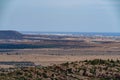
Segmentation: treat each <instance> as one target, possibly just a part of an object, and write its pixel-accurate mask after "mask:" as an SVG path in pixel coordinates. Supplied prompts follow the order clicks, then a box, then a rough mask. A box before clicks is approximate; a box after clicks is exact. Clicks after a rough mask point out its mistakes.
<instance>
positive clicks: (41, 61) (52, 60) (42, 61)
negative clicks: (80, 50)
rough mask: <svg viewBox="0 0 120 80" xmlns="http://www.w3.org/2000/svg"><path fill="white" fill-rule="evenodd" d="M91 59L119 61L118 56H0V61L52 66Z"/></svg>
mask: <svg viewBox="0 0 120 80" xmlns="http://www.w3.org/2000/svg"><path fill="white" fill-rule="evenodd" d="M86 59H87V60H92V59H114V60H115V59H120V55H79V56H71V55H61V56H59V55H42V54H22V55H0V61H31V62H34V63H35V64H37V65H43V66H46V65H52V64H60V63H63V62H68V61H69V62H71V61H83V60H86Z"/></svg>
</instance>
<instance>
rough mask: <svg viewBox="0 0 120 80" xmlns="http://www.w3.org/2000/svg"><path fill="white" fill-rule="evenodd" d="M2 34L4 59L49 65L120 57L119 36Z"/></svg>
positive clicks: (0, 47) (0, 57)
mask: <svg viewBox="0 0 120 80" xmlns="http://www.w3.org/2000/svg"><path fill="white" fill-rule="evenodd" d="M8 35H10V36H8ZM0 36H1V37H0V38H1V39H0V62H23V61H28V62H33V63H34V64H35V65H43V66H47V65H53V64H61V63H64V62H72V61H84V60H93V59H103V60H107V59H114V60H116V59H120V38H119V37H105V36H67V35H66V36H65V35H64V36H63V35H62V36H61V35H27V34H26V35H25V34H24V35H23V34H21V33H19V32H14V31H2V32H1V34H0ZM16 36H17V37H16ZM3 66H4V64H1V67H3ZM6 66H8V65H6ZM10 66H11V65H10ZM12 66H13V65H12Z"/></svg>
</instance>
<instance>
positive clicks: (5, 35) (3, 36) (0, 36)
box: [0, 30, 23, 39]
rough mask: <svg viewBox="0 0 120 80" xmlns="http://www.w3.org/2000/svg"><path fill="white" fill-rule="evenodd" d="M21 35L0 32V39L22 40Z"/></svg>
mask: <svg viewBox="0 0 120 80" xmlns="http://www.w3.org/2000/svg"><path fill="white" fill-rule="evenodd" d="M22 38H23V35H22V34H21V33H19V32H17V31H12V30H1V31H0V39H22Z"/></svg>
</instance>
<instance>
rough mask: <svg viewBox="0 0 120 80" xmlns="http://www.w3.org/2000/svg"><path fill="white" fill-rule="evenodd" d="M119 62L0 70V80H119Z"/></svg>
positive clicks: (67, 63) (97, 60) (94, 62)
mask: <svg viewBox="0 0 120 80" xmlns="http://www.w3.org/2000/svg"><path fill="white" fill-rule="evenodd" d="M119 79H120V61H119V60H116V61H114V60H109V59H108V60H101V59H95V60H85V61H76V62H66V63H63V64H59V65H52V66H47V67H44V66H37V67H24V68H11V69H1V70H0V80H119Z"/></svg>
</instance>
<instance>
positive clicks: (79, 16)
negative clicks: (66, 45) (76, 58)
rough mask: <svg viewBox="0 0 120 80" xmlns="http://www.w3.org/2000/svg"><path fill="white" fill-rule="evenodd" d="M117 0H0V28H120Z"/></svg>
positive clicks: (105, 30)
mask: <svg viewBox="0 0 120 80" xmlns="http://www.w3.org/2000/svg"><path fill="white" fill-rule="evenodd" d="M119 14H120V0H0V30H17V31H41V32H44V31H45V32H47V31H48V32H120V15H119Z"/></svg>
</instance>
